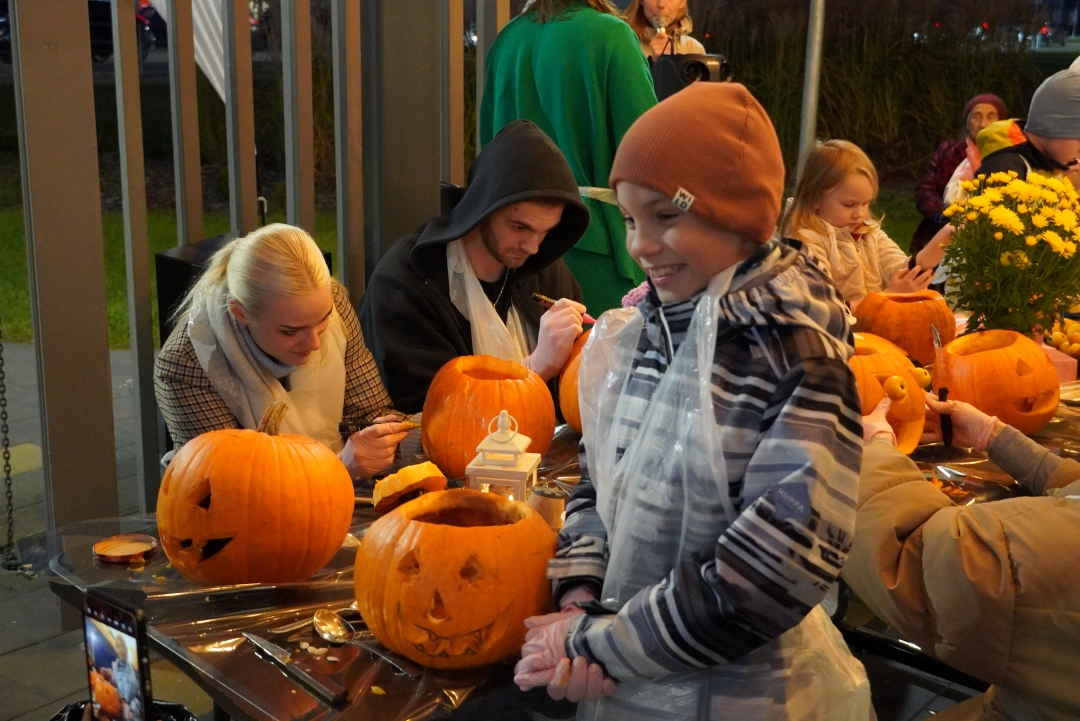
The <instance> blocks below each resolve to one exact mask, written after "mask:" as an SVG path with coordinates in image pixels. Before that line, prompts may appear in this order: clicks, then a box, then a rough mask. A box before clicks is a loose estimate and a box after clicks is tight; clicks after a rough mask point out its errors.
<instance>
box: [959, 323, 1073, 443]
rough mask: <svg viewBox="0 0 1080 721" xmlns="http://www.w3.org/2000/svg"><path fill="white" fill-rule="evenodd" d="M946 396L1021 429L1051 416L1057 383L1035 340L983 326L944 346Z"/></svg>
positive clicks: (1033, 427)
mask: <svg viewBox="0 0 1080 721" xmlns="http://www.w3.org/2000/svg"><path fill="white" fill-rule="evenodd" d="M945 369H946V376H945V382H946V385H948V388H949V400H957V401H965V402H967V403H970V404H971V405H973V406H975V407H976V408H978V409H979V410H980V411H982V412H983V413H987V414H989V415H993V416H997V417H998V418H1000V419H1001V420H1002V421H1004V422H1005V423H1008V424H1009V425H1010V426H1013V427H1014V428H1016V429H1017V430H1019V431H1021V432H1022V433H1029V434H1030V433H1034V432H1036V431H1037V430H1039V429H1040V428H1042V427H1043V426H1045V425H1046V424H1047V423H1049V422H1050V419H1051V418H1053V417H1054V413H1055V412H1056V411H1057V407H1058V401H1059V400H1060V394H1061V386H1060V384H1059V381H1058V376H1057V370H1056V369H1055V368H1054V363H1053V361H1051V360H1050V357H1049V356H1048V355H1046V353H1045V351H1043V349H1042V348H1040V347H1039V346H1038V345H1036V343H1035V341H1033V340H1031V339H1030V338H1028V337H1026V336H1023V335H1021V334H1019V333H1017V332H1016V331H1011V330H985V331H981V332H979V333H971V334H970V335H965V336H961V337H960V338H957V339H956V340H954V341H953V342H952V343H949V344H948V345H947V346H945Z"/></svg>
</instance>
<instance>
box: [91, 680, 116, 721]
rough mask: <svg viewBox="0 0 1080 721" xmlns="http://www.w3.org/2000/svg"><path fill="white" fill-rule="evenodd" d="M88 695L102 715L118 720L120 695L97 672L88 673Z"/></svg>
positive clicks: (114, 687)
mask: <svg viewBox="0 0 1080 721" xmlns="http://www.w3.org/2000/svg"><path fill="white" fill-rule="evenodd" d="M90 694H91V697H92V698H93V700H94V703H96V704H97V705H98V707H99V708H100V709H101V711H102V713H104V714H105V715H106V716H108V717H110V718H120V710H121V707H120V693H119V692H118V691H117V690H116V686H113V685H112V684H111V683H109V682H108V681H106V680H105V677H104V676H102V675H101V674H100V673H98V672H97V671H90Z"/></svg>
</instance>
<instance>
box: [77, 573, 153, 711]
mask: <svg viewBox="0 0 1080 721" xmlns="http://www.w3.org/2000/svg"><path fill="white" fill-rule="evenodd" d="M83 635H84V637H85V640H86V662H87V675H88V677H89V686H90V700H91V703H92V704H93V715H92V718H94V719H97V720H99V721H147V720H148V719H149V718H151V713H150V701H151V698H152V696H151V693H150V653H149V647H148V644H147V640H146V616H145V614H144V613H143V612H142V610H140V609H138V608H134V607H131V606H128V605H126V604H123V603H120V602H118V601H116V600H115V599H112V598H108V597H106V596H104V595H102V594H100V593H99V592H96V591H90V592H88V593H87V594H86V595H84V596H83ZM132 661H136V662H135V663H132Z"/></svg>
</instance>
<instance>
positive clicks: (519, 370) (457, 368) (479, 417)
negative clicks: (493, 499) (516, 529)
mask: <svg viewBox="0 0 1080 721" xmlns="http://www.w3.org/2000/svg"><path fill="white" fill-rule="evenodd" d="M502 410H506V411H509V413H510V415H512V416H513V417H514V418H516V419H517V422H518V431H519V432H520V433H522V434H524V435H526V436H528V437H529V438H531V439H532V442H531V443H530V444H529V448H528V449H527V450H528V452H529V453H539V454H541V455H543V454H544V453H546V452H547V449H548V446H550V445H551V439H552V437H553V436H554V435H555V402H554V401H552V400H551V393H550V391H548V389H547V386H546V385H544V381H543V380H541V379H540V376H538V375H536V374H535V373H533V372H532V371H530V370H529V369H528V368H526V367H525V366H523V365H521V364H520V363H514V362H513V361H504V360H500V359H498V358H494V357H492V356H485V355H474V356H460V357H458V358H454V359H452V360H450V361H449V362H447V364H446V365H444V366H443V367H442V368H440V369H439V372H438V373H436V374H435V378H434V379H433V380H432V381H431V386H430V387H429V388H428V393H427V398H426V399H425V400H424V425H423V428H422V430H421V431H420V440H421V442H422V443H423V446H424V453H426V454H427V457H428V458H430V459H431V460H432V461H434V462H435V465H437V466H438V467H439V468H441V469H442V470H443V472H444V473H446V475H447V477H449V478H460V477H462V476H464V475H465V467H466V466H468V465H469V462H470V461H471V460H472V459H473V458H475V457H476V446H477V445H479V444H480V441H482V440H484V438H486V437H487V434H488V424H489V423H490V422H491V420H492V419H493V418H496V417H498V415H499V411H502Z"/></svg>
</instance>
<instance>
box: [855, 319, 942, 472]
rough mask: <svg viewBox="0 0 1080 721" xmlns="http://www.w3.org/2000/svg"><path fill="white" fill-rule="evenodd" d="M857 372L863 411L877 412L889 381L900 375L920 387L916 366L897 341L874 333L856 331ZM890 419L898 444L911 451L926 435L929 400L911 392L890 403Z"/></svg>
mask: <svg viewBox="0 0 1080 721" xmlns="http://www.w3.org/2000/svg"><path fill="white" fill-rule="evenodd" d="M848 363H849V365H850V366H851V370H852V372H853V373H854V374H855V384H856V386H857V387H858V390H859V403H860V410H861V412H862V414H863V415H864V416H865V415H868V414H870V413H871V412H873V410H874V408H875V407H877V404H878V403H880V402H881V400H882V399H883V398H885V396H886V394H885V388H884V386H885V383H886V382H887V381H888V380H889V379H890V378H893V377H899V378H900V379H901V381H902V382H903V383H905V384H906V385H907V387H908V389H911V388H918V387H919V386H918V384H917V383H916V382H915V379H914V378H913V377H912V375H911V371H913V370H914V369H915V366H914V365H913V364H912V363H911V361H910V360H908V358H907V356H906V355H904V352H903V351H902V350H900V349H899V348H897V347H896V346H895V345H893V344H892V343H890V342H889V341H887V340H885V339H884V338H879V337H877V336H875V335H873V334H870V333H856V334H855V355H853V356H852V357H851V360H850V361H848ZM886 420H887V421H889V425H890V426H892V429H893V432H894V433H895V434H896V447H897V448H898V449H899V450H900V451H901V452H902V453H906V454H910V453H911V452H912V451H914V450H915V447H916V446H917V445H918V444H919V441H920V440H921V439H922V431H923V425H924V424H925V421H926V404H925V402H924V401H923V396H922V394H921V393H912V392H909V393H907V395H906V396H904V397H903V398H901V399H898V400H894V401H893V402H892V404H891V405H890V406H889V412H888V414H887V415H886Z"/></svg>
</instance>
